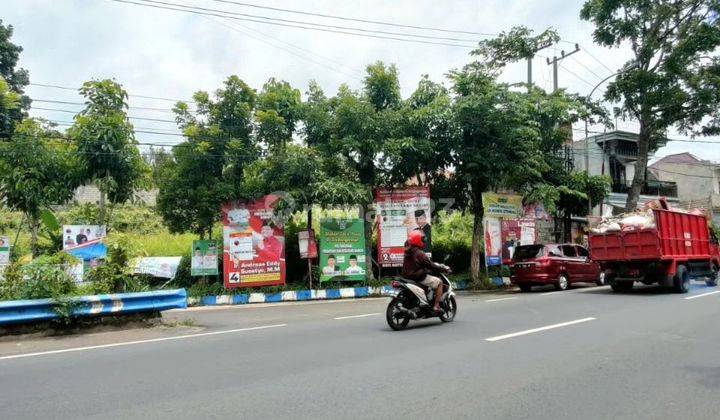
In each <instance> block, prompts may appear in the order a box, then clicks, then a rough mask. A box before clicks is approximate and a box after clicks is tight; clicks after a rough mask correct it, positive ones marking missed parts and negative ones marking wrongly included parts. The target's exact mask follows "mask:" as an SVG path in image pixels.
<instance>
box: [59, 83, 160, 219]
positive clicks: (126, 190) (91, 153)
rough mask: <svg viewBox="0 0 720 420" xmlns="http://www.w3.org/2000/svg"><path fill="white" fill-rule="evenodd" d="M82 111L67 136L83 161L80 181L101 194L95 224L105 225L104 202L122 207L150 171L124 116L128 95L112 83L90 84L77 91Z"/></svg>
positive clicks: (125, 115) (85, 84) (116, 84)
mask: <svg viewBox="0 0 720 420" xmlns="http://www.w3.org/2000/svg"><path fill="white" fill-rule="evenodd" d="M80 94H81V95H82V96H84V97H85V109H84V110H83V111H81V112H80V114H78V115H77V116H75V123H74V124H73V126H72V127H71V128H70V129H69V130H68V134H69V135H70V137H71V138H72V139H73V141H74V142H75V144H76V145H77V149H78V153H79V154H80V155H81V156H82V158H83V161H84V162H83V169H84V170H83V180H84V182H93V183H95V184H96V185H97V187H98V189H99V190H100V203H99V208H100V212H99V216H98V219H99V220H98V223H99V224H105V223H106V221H107V217H106V199H107V200H109V201H110V202H111V203H123V202H125V201H127V200H129V199H131V198H132V197H133V194H134V193H135V191H137V190H138V189H140V188H142V187H144V186H146V185H147V181H148V174H149V168H148V166H147V164H146V163H145V161H144V160H143V159H142V157H141V155H140V150H139V149H138V147H137V141H136V140H135V134H134V131H133V126H132V124H131V123H130V120H129V119H128V116H127V103H126V101H127V92H125V90H124V89H123V88H122V86H121V85H120V84H118V83H117V82H115V81H113V80H108V79H106V80H92V81H89V82H85V83H84V84H83V86H82V87H81V88H80Z"/></svg>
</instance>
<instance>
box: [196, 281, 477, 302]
mask: <svg viewBox="0 0 720 420" xmlns="http://www.w3.org/2000/svg"><path fill="white" fill-rule="evenodd" d="M453 288H454V289H455V290H465V289H467V282H466V281H460V282H453ZM394 295H395V290H394V289H393V288H392V286H382V287H344V288H341V289H317V290H296V291H287V292H279V293H273V294H266V293H244V294H237V295H212V296H203V297H201V298H197V297H188V300H187V302H188V306H216V305H246V304H252V303H276V302H301V301H309V300H332V299H358V298H366V297H377V296H394Z"/></svg>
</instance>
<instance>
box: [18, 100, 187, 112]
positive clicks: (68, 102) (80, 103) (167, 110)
mask: <svg viewBox="0 0 720 420" xmlns="http://www.w3.org/2000/svg"><path fill="white" fill-rule="evenodd" d="M30 99H31V100H32V101H33V102H43V103H49V104H61V105H80V106H86V105H87V104H86V103H84V102H70V101H57V100H51V99H37V98H30ZM128 108H129V109H130V108H131V109H142V110H145V111H157V112H174V111H173V110H172V109H167V108H151V107H145V106H132V107H130V106H128Z"/></svg>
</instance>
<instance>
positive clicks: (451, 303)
mask: <svg viewBox="0 0 720 420" xmlns="http://www.w3.org/2000/svg"><path fill="white" fill-rule="evenodd" d="M455 314H457V302H455V296H450V297H449V298H447V300H445V305H444V307H443V313H442V315H440V320H441V321H442V322H452V320H453V319H455Z"/></svg>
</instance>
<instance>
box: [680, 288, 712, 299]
mask: <svg viewBox="0 0 720 420" xmlns="http://www.w3.org/2000/svg"><path fill="white" fill-rule="evenodd" d="M716 293H720V290H716V291H714V292H707V293H701V294H699V295H695V296H688V297H686V298H685V300H690V299H697V298H701V297H704V296H710V295H714V294H716Z"/></svg>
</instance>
